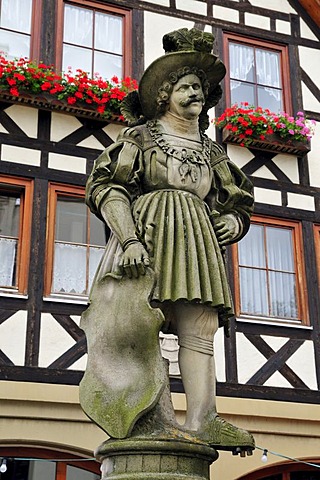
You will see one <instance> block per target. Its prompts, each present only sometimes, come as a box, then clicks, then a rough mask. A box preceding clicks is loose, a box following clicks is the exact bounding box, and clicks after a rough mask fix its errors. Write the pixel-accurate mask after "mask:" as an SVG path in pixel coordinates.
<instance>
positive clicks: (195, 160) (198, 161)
mask: <svg viewBox="0 0 320 480" xmlns="http://www.w3.org/2000/svg"><path fill="white" fill-rule="evenodd" d="M147 129H148V131H149V133H150V136H151V138H152V140H153V141H154V143H155V144H156V145H158V147H159V148H161V150H162V151H163V152H164V153H165V154H166V155H170V157H173V158H176V159H177V160H179V161H180V162H181V165H180V166H179V173H180V176H181V181H182V182H185V181H186V177H187V175H190V177H191V180H192V182H196V181H197V180H198V176H199V174H198V171H199V170H198V168H197V166H196V165H207V164H208V162H209V159H210V140H209V138H208V137H207V135H205V134H204V133H203V132H201V131H200V138H201V144H202V150H201V152H198V151H196V150H192V149H186V148H181V149H179V148H177V147H174V146H172V145H170V144H169V142H168V141H167V140H166V139H165V138H164V136H163V133H162V132H161V127H160V125H159V122H158V121H157V120H149V121H148V122H147Z"/></svg>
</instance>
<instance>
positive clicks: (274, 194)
mask: <svg viewBox="0 0 320 480" xmlns="http://www.w3.org/2000/svg"><path fill="white" fill-rule="evenodd" d="M254 199H255V202H258V203H266V204H268V205H280V206H281V205H282V201H281V192H280V191H279V190H269V189H266V188H260V187H255V188H254Z"/></svg>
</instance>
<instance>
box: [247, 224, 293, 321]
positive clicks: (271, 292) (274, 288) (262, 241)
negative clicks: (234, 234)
mask: <svg viewBox="0 0 320 480" xmlns="http://www.w3.org/2000/svg"><path fill="white" fill-rule="evenodd" d="M293 249H294V245H293V239H292V230H290V229H288V228H287V229H285V228H278V227H271V226H270V227H269V226H267V227H263V226H262V225H251V228H250V230H249V233H248V234H247V235H246V237H245V238H244V239H243V240H241V242H239V246H238V251H239V269H240V302H241V312H242V313H248V314H251V315H264V316H272V317H279V318H294V319H296V318H298V310H297V297H296V274H295V267H294V250H293ZM252 267H254V268H252ZM267 267H268V268H267Z"/></svg>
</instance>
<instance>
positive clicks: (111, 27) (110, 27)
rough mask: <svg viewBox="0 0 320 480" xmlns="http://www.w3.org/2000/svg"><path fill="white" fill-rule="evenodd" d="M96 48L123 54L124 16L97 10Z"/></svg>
mask: <svg viewBox="0 0 320 480" xmlns="http://www.w3.org/2000/svg"><path fill="white" fill-rule="evenodd" d="M94 48H97V49H98V50H103V51H104V52H106V51H108V52H112V53H117V54H119V55H122V18H121V17H117V16H115V15H108V14H106V13H99V12H96V14H95V37H94Z"/></svg>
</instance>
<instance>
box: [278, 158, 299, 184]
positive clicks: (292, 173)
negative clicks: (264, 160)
mask: <svg viewBox="0 0 320 480" xmlns="http://www.w3.org/2000/svg"><path fill="white" fill-rule="evenodd" d="M272 161H273V162H274V163H275V164H276V165H277V166H278V167H279V168H280V170H282V171H283V173H284V174H285V175H287V177H288V178H289V179H290V180H291V181H292V182H293V183H299V168H298V159H297V157H296V156H295V155H287V154H285V153H279V154H278V155H276V156H275V157H274V158H273V159H272Z"/></svg>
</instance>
